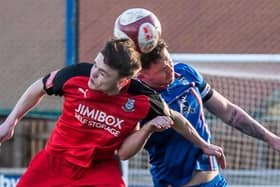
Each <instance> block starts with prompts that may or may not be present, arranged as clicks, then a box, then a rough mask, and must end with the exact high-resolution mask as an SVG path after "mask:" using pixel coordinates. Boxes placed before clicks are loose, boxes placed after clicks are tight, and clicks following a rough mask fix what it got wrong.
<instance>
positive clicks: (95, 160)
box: [0, 39, 224, 187]
mask: <svg viewBox="0 0 280 187" xmlns="http://www.w3.org/2000/svg"><path fill="white" fill-rule="evenodd" d="M140 68H141V62H140V58H139V54H138V52H137V51H135V50H134V44H133V42H131V41H130V40H127V39H123V40H112V41H109V42H107V43H106V46H105V47H104V49H103V50H101V52H100V53H99V54H98V55H97V57H96V59H95V63H94V64H90V63H80V64H76V65H72V66H68V67H65V68H63V69H60V70H57V71H53V72H51V73H50V74H48V75H46V76H45V77H43V78H40V79H39V80H37V81H35V82H34V83H33V84H32V85H31V86H30V87H29V88H28V89H27V90H26V91H25V93H24V94H23V95H22V97H21V98H20V99H19V101H18V102H17V104H16V106H15V107H14V109H13V110H12V112H11V113H10V114H9V116H8V117H7V119H6V120H5V121H4V122H3V124H2V125H0V142H4V141H6V140H8V139H9V138H11V137H12V135H13V132H14V128H15V126H16V124H17V123H18V121H19V120H20V119H22V118H23V116H24V115H25V114H26V113H27V112H28V111H29V110H31V109H32V108H33V107H34V106H36V104H37V103H38V102H40V100H41V99H42V98H43V96H44V95H46V94H48V95H59V96H63V97H64V102H63V109H62V114H61V116H60V117H59V119H58V120H57V123H56V126H55V128H54V129H53V131H52V133H51V135H50V138H49V140H48V142H47V144H46V146H45V149H44V150H42V151H40V152H39V153H38V154H37V155H36V156H35V157H34V158H33V159H32V161H31V162H30V164H29V167H28V168H27V170H26V172H25V173H24V175H23V176H22V177H21V179H20V181H19V183H18V187H23V186H27V187H33V186H34V187H35V186H36V187H38V186H40V187H49V186H67V187H68V186H104V187H105V186H106V187H123V186H125V184H124V182H123V180H122V177H121V172H120V169H119V162H118V160H117V159H116V155H115V152H116V150H117V149H119V147H120V146H121V144H122V143H123V141H124V140H125V139H126V137H128V136H129V135H130V134H131V133H133V132H134V131H136V130H137V129H138V128H139V127H138V121H140V120H143V121H144V122H146V125H145V128H146V129H147V131H148V132H153V131H155V130H157V131H158V130H159V131H160V130H161V129H165V128H169V127H170V126H171V125H172V124H173V120H172V119H174V121H175V122H176V124H175V125H174V126H175V128H176V129H177V128H178V129H180V131H181V132H182V134H183V135H184V136H187V137H188V138H189V139H190V140H191V141H192V142H194V143H196V144H197V145H198V146H199V147H200V148H202V150H203V151H205V152H206V153H209V154H214V155H216V156H220V158H221V160H222V161H223V162H224V155H223V152H222V149H221V148H220V147H218V146H215V145H211V144H208V143H207V142H204V141H203V140H202V138H200V137H199V135H198V134H197V133H196V131H193V128H191V125H190V124H189V123H188V121H183V120H182V119H184V118H183V117H180V116H177V113H176V112H173V111H170V110H169V109H168V108H167V107H166V106H167V105H166V104H165V103H164V102H163V101H162V100H161V97H160V96H159V95H158V94H157V93H156V92H155V91H153V90H151V89H150V88H148V87H146V86H144V85H142V84H141V83H140V82H139V81H137V80H134V79H131V78H132V77H133V76H134V75H135V74H136V73H137V72H138V71H139V70H140ZM164 115H165V116H164ZM168 116H170V117H168ZM171 118H172V119H171ZM180 120H182V121H180ZM177 123H178V124H177ZM180 124H186V126H184V125H180Z"/></svg>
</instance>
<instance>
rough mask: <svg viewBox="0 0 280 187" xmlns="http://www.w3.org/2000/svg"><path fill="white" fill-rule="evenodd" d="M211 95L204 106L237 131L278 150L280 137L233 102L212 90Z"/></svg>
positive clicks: (279, 149)
mask: <svg viewBox="0 0 280 187" xmlns="http://www.w3.org/2000/svg"><path fill="white" fill-rule="evenodd" d="M213 91H214V92H213V95H212V97H211V98H210V99H209V100H208V101H207V102H206V103H205V106H206V108H207V109H208V110H209V111H210V112H211V113H213V114H215V115H216V116H217V117H219V118H220V119H222V120H223V121H224V122H225V123H226V124H228V125H230V126H232V127H234V128H236V129H238V130H239V131H241V132H243V133H244V134H247V135H249V136H252V137H254V138H257V139H259V140H262V141H264V142H267V143H268V144H269V145H271V146H272V147H273V148H274V149H275V150H277V151H280V137H279V136H276V135H275V134H273V133H272V132H270V131H269V130H267V129H266V128H265V127H264V126H262V125H261V124H260V123H259V122H258V121H256V120H255V119H253V118H252V117H251V116H250V115H249V114H248V113H247V112H245V111H244V110H243V109H242V108H240V107H239V106H237V105H235V104H233V103H232V102H230V101H229V100H228V99H226V98H225V97H224V96H222V95H221V94H219V93H218V92H217V91H215V90H213Z"/></svg>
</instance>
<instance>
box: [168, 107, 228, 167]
mask: <svg viewBox="0 0 280 187" xmlns="http://www.w3.org/2000/svg"><path fill="white" fill-rule="evenodd" d="M171 112H172V116H173V118H172V119H173V120H174V125H173V128H174V129H175V130H176V131H177V132H178V133H179V134H181V135H182V136H184V137H185V138H186V139H187V140H189V141H190V142H192V143H193V144H195V145H197V146H198V147H199V148H201V149H202V151H203V152H204V153H206V154H208V155H214V156H216V157H217V160H218V162H219V165H220V166H221V167H222V168H225V167H226V159H225V155H224V153H223V149H222V148H221V147H219V146H216V145H213V144H210V143H208V142H206V141H205V140H204V139H202V138H201V137H200V135H199V134H198V133H197V131H196V130H195V128H194V127H193V126H192V125H191V124H190V122H189V121H188V120H187V119H185V117H184V116H182V115H181V114H180V113H179V112H177V111H171Z"/></svg>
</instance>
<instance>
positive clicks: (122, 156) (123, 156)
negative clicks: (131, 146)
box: [117, 150, 133, 160]
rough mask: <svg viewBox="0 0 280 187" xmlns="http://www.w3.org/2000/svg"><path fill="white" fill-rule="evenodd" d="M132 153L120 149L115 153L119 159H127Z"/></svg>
mask: <svg viewBox="0 0 280 187" xmlns="http://www.w3.org/2000/svg"><path fill="white" fill-rule="evenodd" d="M132 156H133V155H131V154H129V153H128V152H126V151H121V150H119V151H118V153H117V157H118V158H119V159H120V160H128V159H130V158H131V157H132Z"/></svg>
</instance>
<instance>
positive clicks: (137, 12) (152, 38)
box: [114, 8, 161, 53]
mask: <svg viewBox="0 0 280 187" xmlns="http://www.w3.org/2000/svg"><path fill="white" fill-rule="evenodd" d="M160 36H161V24H160V21H159V19H158V18H157V17H156V15H155V14H154V13H152V12H151V11H149V10H146V9H143V8H131V9H127V10H125V11H124V12H123V13H121V15H120V16H119V17H118V18H117V19H116V21H115V25H114V37H116V38H117V39H121V38H130V39H132V40H133V41H134V42H135V44H136V47H137V48H138V50H139V51H140V52H142V53H148V52H151V51H152V50H153V49H154V48H155V47H156V45H157V43H158V40H159V38H160Z"/></svg>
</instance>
